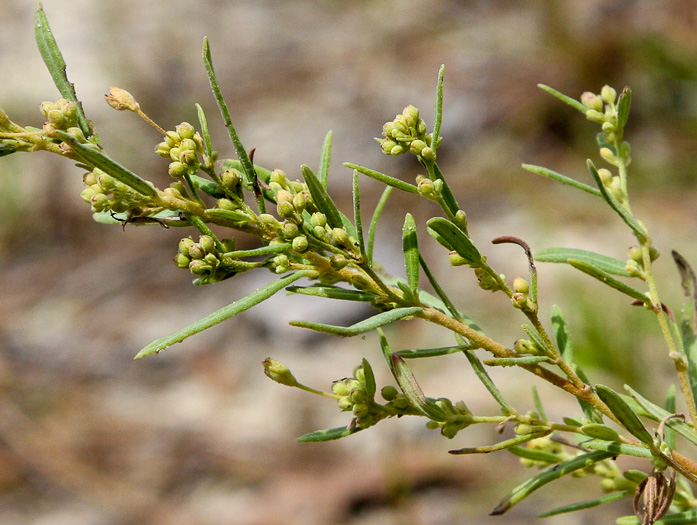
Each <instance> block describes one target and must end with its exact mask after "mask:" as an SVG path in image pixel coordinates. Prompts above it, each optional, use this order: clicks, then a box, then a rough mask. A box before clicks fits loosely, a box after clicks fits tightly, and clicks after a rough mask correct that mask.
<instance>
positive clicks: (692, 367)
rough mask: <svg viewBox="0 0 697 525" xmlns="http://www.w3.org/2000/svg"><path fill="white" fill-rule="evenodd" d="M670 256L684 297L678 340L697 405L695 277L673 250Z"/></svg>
mask: <svg viewBox="0 0 697 525" xmlns="http://www.w3.org/2000/svg"><path fill="white" fill-rule="evenodd" d="M672 255H673V260H674V261H675V265H676V266H677V267H678V272H679V273H680V284H681V285H682V289H683V293H684V295H685V302H684V303H683V305H682V308H681V311H680V324H679V329H680V339H681V340H682V348H683V351H684V353H685V358H686V359H687V364H688V377H689V378H690V390H691V391H692V396H693V399H694V401H695V403H697V313H696V312H695V310H696V306H695V305H696V304H697V276H696V275H695V271H694V269H693V268H692V266H691V265H690V263H688V262H687V259H685V258H684V257H683V256H682V255H680V254H679V253H678V252H676V251H675V250H673V251H672Z"/></svg>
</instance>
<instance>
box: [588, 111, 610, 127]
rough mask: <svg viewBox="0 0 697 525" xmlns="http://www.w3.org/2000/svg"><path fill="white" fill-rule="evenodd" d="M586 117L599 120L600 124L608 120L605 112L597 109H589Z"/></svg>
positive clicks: (593, 120) (594, 120) (595, 120)
mask: <svg viewBox="0 0 697 525" xmlns="http://www.w3.org/2000/svg"><path fill="white" fill-rule="evenodd" d="M586 118H587V119H588V120H590V121H592V122H598V123H600V124H602V123H603V122H605V120H606V117H605V114H604V113H601V112H600V111H596V110H595V109H589V110H588V111H586Z"/></svg>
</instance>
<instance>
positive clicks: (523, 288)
mask: <svg viewBox="0 0 697 525" xmlns="http://www.w3.org/2000/svg"><path fill="white" fill-rule="evenodd" d="M513 290H515V291H516V292H518V293H521V294H524V295H527V294H528V292H529V291H530V285H529V284H528V282H527V281H526V280H525V279H522V278H521V277H516V278H515V279H513Z"/></svg>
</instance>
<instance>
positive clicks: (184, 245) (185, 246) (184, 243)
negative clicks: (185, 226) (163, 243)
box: [178, 237, 194, 255]
mask: <svg viewBox="0 0 697 525" xmlns="http://www.w3.org/2000/svg"><path fill="white" fill-rule="evenodd" d="M193 244H194V240H193V239H192V238H191V237H185V238H183V239H182V240H181V241H179V249H178V253H181V254H184V255H189V248H191V246H193Z"/></svg>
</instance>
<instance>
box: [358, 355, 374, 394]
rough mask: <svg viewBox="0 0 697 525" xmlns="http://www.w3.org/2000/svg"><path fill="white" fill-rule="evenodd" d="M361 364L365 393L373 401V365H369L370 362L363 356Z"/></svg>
mask: <svg viewBox="0 0 697 525" xmlns="http://www.w3.org/2000/svg"><path fill="white" fill-rule="evenodd" d="M361 364H362V365H363V374H364V376H365V393H366V394H367V395H368V399H369V400H370V401H373V400H374V399H375V392H377V384H376V383H375V374H374V373H373V367H372V366H370V363H369V362H368V360H367V359H366V358H365V357H364V358H363V360H362V361H361Z"/></svg>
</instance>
